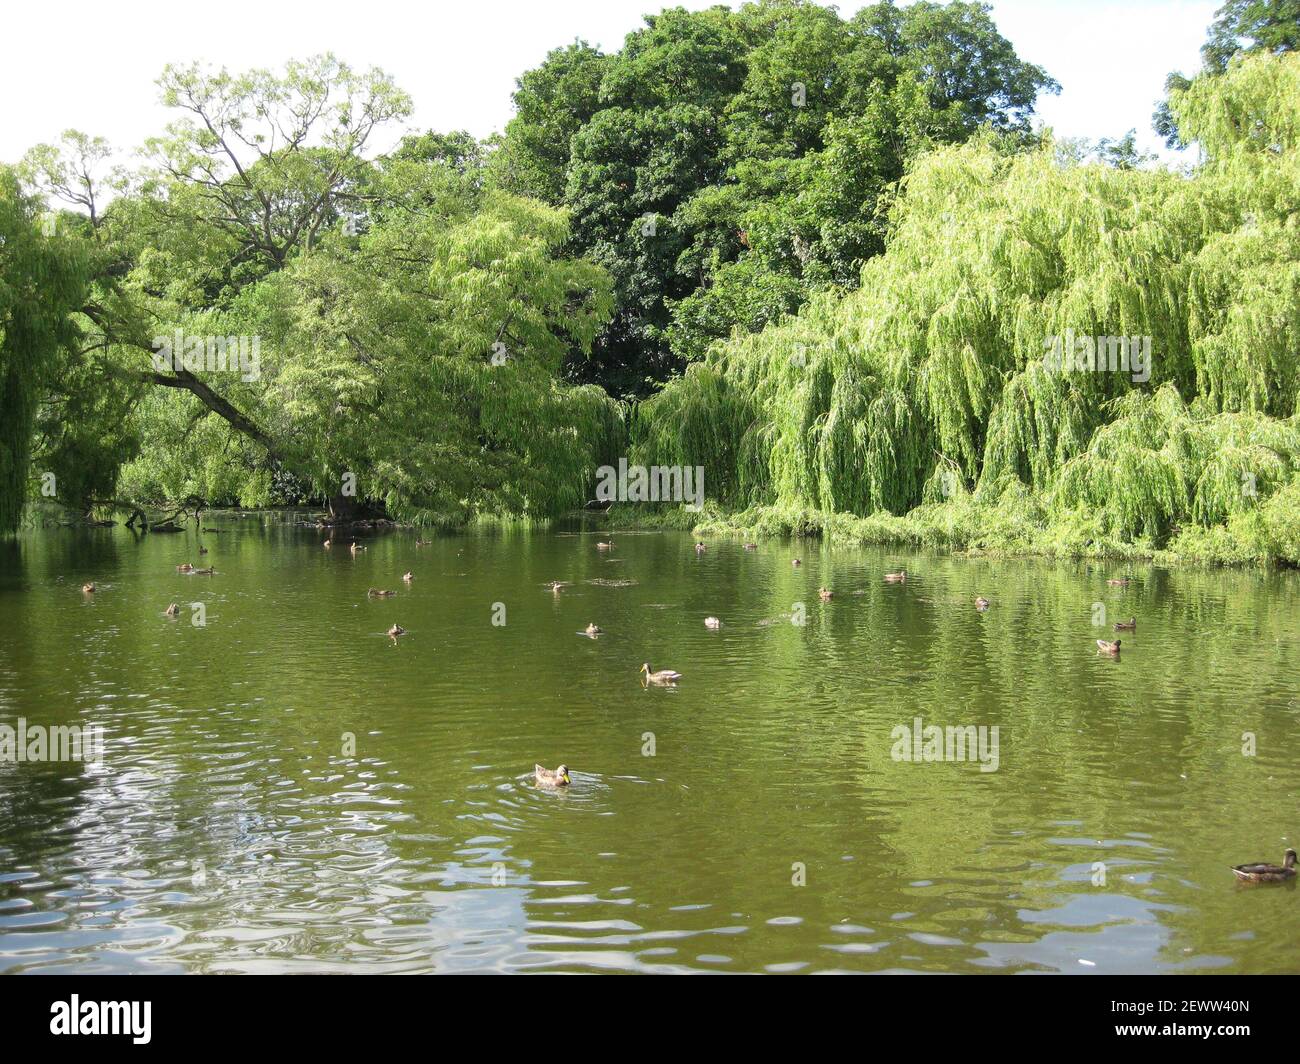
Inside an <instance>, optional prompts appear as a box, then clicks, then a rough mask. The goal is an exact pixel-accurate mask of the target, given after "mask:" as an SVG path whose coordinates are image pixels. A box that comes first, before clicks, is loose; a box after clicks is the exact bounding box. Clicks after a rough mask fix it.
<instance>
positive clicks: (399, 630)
mask: <svg viewBox="0 0 1300 1064" xmlns="http://www.w3.org/2000/svg"><path fill="white" fill-rule="evenodd" d="M388 634H389V635H391V636H392V637H393V638H394V639H396V638H397V637H398V636H399V635H406V629H405V628H403V627H402V626H401V625H400V624H395V625H393V627H391V628H390V629H388Z"/></svg>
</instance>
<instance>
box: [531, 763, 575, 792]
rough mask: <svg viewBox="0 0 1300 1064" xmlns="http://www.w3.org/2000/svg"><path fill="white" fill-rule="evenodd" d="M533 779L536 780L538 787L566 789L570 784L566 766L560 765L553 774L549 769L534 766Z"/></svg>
mask: <svg viewBox="0 0 1300 1064" xmlns="http://www.w3.org/2000/svg"><path fill="white" fill-rule="evenodd" d="M533 778H534V779H535V780H537V785H538V786H539V787H567V786H568V785H569V783H570V782H571V781H570V779H569V766H568V765H561V766H560V767H559V768H557V769H556V770H555V771H554V772H552V771H551V770H550V769H549V768H542V766H541V765H534V766H533Z"/></svg>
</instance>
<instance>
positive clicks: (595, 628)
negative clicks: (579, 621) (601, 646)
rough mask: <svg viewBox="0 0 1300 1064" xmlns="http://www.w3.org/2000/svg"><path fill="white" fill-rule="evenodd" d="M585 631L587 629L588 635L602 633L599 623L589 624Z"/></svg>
mask: <svg viewBox="0 0 1300 1064" xmlns="http://www.w3.org/2000/svg"><path fill="white" fill-rule="evenodd" d="M584 631H585V632H586V633H587V634H588V635H600V633H601V629H600V627H599V626H598V625H595V624H589V625H587V627H586V628H585V629H584Z"/></svg>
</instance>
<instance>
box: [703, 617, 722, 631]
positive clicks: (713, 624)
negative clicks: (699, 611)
mask: <svg viewBox="0 0 1300 1064" xmlns="http://www.w3.org/2000/svg"><path fill="white" fill-rule="evenodd" d="M704 627H705V628H721V627H722V622H721V621H720V620H718V619H717V618H716V617H705V618H704Z"/></svg>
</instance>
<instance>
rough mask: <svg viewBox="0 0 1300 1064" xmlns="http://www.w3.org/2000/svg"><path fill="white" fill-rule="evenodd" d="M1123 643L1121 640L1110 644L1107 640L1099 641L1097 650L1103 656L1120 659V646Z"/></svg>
mask: <svg viewBox="0 0 1300 1064" xmlns="http://www.w3.org/2000/svg"><path fill="white" fill-rule="evenodd" d="M1122 642H1123V640H1121V639H1116V640H1115V642H1113V643H1109V642H1107V641H1106V640H1105V639H1098V640H1097V649H1098V650H1099V651H1101V653H1103V654H1110V655H1112V656H1114V657H1119V645H1120V643H1122Z"/></svg>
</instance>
